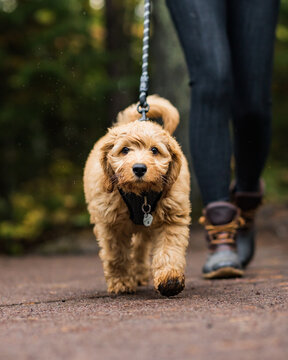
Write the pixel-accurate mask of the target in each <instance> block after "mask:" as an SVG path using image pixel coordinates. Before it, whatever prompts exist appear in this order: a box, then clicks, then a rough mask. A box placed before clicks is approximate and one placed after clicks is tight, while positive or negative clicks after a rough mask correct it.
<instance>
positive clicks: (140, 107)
mask: <svg viewBox="0 0 288 360" xmlns="http://www.w3.org/2000/svg"><path fill="white" fill-rule="evenodd" d="M149 110H150V106H149V105H148V104H147V103H144V104H143V105H141V104H138V106H137V111H138V113H139V114H141V115H142V117H141V118H140V119H139V121H146V120H149V119H148V118H147V116H146V113H147V112H148V111H149Z"/></svg>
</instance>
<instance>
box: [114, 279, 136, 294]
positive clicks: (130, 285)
mask: <svg viewBox="0 0 288 360" xmlns="http://www.w3.org/2000/svg"><path fill="white" fill-rule="evenodd" d="M107 286H108V292H109V293H111V294H133V293H135V292H136V281H135V280H134V279H131V278H120V279H110V280H108V281H107Z"/></svg>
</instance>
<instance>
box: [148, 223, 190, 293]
mask: <svg viewBox="0 0 288 360" xmlns="http://www.w3.org/2000/svg"><path fill="white" fill-rule="evenodd" d="M155 235H156V236H155V239H153V245H154V246H153V253H152V256H153V260H152V271H153V277H154V286H155V289H157V290H159V291H160V293H161V294H162V295H164V296H174V295H177V294H179V293H180V292H181V291H182V290H183V289H184V287H185V277H184V271H185V265H186V261H185V253H186V248H187V246H188V238H189V228H188V226H186V225H165V226H163V227H162V229H161V230H160V232H159V233H158V234H155Z"/></svg>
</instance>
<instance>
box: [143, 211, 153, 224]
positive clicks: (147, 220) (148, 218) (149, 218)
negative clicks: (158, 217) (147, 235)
mask: <svg viewBox="0 0 288 360" xmlns="http://www.w3.org/2000/svg"><path fill="white" fill-rule="evenodd" d="M152 222H153V216H152V215H151V214H144V217H143V224H144V225H145V226H147V227H148V226H150V225H151V224H152Z"/></svg>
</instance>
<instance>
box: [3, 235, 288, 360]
mask: <svg viewBox="0 0 288 360" xmlns="http://www.w3.org/2000/svg"><path fill="white" fill-rule="evenodd" d="M260 235H261V238H262V240H261V244H260V245H261V246H259V247H258V253H257V257H256V259H255V261H254V262H253V264H252V265H251V267H250V268H249V270H248V271H247V273H246V276H245V278H243V279H235V280H218V281H207V280H202V279H201V273H200V269H201V265H202V263H203V261H204V258H205V251H204V248H203V240H202V235H201V234H199V233H198V232H195V233H192V241H191V243H192V244H193V246H191V248H192V247H193V251H192V249H190V250H189V253H188V256H187V259H188V269H187V281H186V289H185V291H184V292H183V293H182V294H180V295H178V296H177V297H175V298H170V299H166V298H163V297H161V296H160V295H158V294H157V293H156V292H154V290H153V289H152V286H151V285H150V286H149V287H148V288H142V289H140V290H139V291H138V292H137V294H136V295H129V296H128V295H127V296H109V295H107V293H106V292H105V283H104V279H103V275H102V269H101V264H100V262H99V259H98V257H97V256H94V255H93V256H66V257H54V256H53V257H40V256H37V257H25V258H0V277H1V280H0V296H1V301H0V359H1V360H2V359H3V360H10V359H13V360H15V359H17V360H22V359H29V360H30V359H31V360H32V359H35V360H36V359H37V360H39V359H41V360H42V359H47V360H48V359H49V360H51V359H53V360H54V359H73V360H74V359H77V360H78V359H79V360H80V359H81V360H82V359H84V360H86V359H143V360H144V359H145V360H146V359H147V360H148V359H149V360H150V359H153V360H154V359H157V360H159V359H165V360H169V359H192V358H193V359H204V360H206V359H207V360H208V359H213V360H218V359H219V360H220V359H221V360H223V359H224V360H226V359H227V360H228V359H229V360H230V359H233V360H235V359H236V360H238V359H239V360H240V359H245V360H247V359H253V360H254V359H257V360H258V359H261V360H266V359H267V360H268V359H269V360H271V359H273V360H280V359H281V360H282V359H283V360H284V359H285V360H286V359H287V358H288V340H287V338H288V239H287V241H284V240H283V239H281V238H279V237H277V236H276V235H275V234H274V235H273V234H272V233H271V232H262V233H261V234H260ZM268 240H270V241H268Z"/></svg>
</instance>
